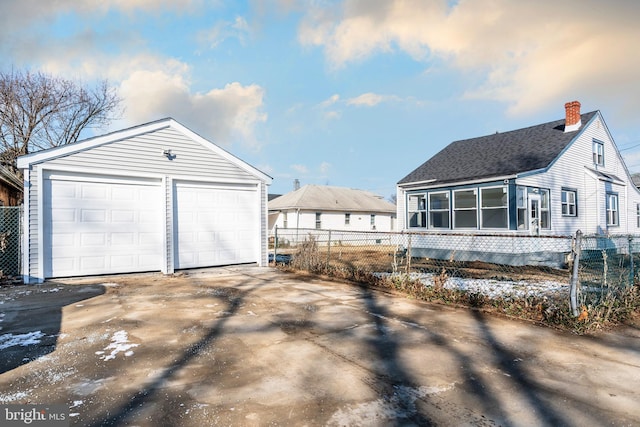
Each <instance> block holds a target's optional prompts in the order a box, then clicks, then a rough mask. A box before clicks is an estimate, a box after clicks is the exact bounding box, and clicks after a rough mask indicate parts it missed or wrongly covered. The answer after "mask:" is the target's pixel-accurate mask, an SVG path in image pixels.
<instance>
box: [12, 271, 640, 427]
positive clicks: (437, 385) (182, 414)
mask: <svg viewBox="0 0 640 427" xmlns="http://www.w3.org/2000/svg"><path fill="white" fill-rule="evenodd" d="M0 327H1V328H2V329H1V330H0V337H2V338H0V351H1V352H2V353H1V354H2V357H1V358H0V359H1V360H0V404H19V403H38V404H54V403H57V404H59V403H62V404H66V405H68V406H69V415H70V416H71V423H72V424H77V425H83V426H98V425H137V426H160V425H167V426H199V427H200V426H208V425H232V426H252V425H256V426H257V425H295V426H305V425H308V426H316V425H329V426H349V425H367V426H390V425H394V426H395V425H407V426H410V425H419V426H423V425H474V426H476V425H485V426H493V425H521V426H532V425H554V426H557V425H571V426H584V425H638V424H640V404H639V402H640V389H638V380H640V330H638V329H634V328H625V329H622V330H620V331H617V332H615V333H607V334H603V335H601V336H598V337H595V338H594V337H578V336H574V335H571V334H567V333H562V332H557V331H553V330H550V329H546V328H542V327H538V326H535V325H532V324H528V323H524V322H518V321H513V320H507V319H502V318H496V317H491V316H488V315H484V314H482V313H480V312H477V311H469V310H465V309H453V308H448V307H443V306H438V305H431V304H425V303H421V302H417V301H413V300H409V299H406V298H403V297H399V296H392V295H388V294H385V293H381V292H377V291H372V290H368V289H364V288H360V287H357V286H353V285H349V284H344V283H336V282H332V281H327V280H321V279H317V278H311V277H306V276H296V275H293V274H288V273H283V272H280V271H278V270H274V269H270V268H259V267H251V266H246V267H245V266H240V267H228V268H215V269H208V270H199V271H191V272H188V273H184V274H180V275H177V276H174V277H165V276H162V275H161V274H144V275H130V276H129V275H127V276H117V277H101V278H92V279H82V280H80V279H74V280H68V281H64V282H63V283H47V284H46V285H44V286H40V287H36V286H20V287H14V288H0Z"/></svg>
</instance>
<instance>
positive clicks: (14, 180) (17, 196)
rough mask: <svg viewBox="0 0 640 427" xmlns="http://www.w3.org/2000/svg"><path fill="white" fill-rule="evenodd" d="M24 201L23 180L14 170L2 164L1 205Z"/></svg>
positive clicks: (0, 182) (15, 204)
mask: <svg viewBox="0 0 640 427" xmlns="http://www.w3.org/2000/svg"><path fill="white" fill-rule="evenodd" d="M21 203H22V181H21V180H20V178H18V177H17V176H16V174H14V173H13V172H12V171H10V170H9V169H8V168H6V167H5V166H2V165H0V206H19V205H20V204H21Z"/></svg>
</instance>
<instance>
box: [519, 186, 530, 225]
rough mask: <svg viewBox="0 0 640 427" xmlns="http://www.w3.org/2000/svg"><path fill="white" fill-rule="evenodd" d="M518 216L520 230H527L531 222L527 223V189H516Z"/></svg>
mask: <svg viewBox="0 0 640 427" xmlns="http://www.w3.org/2000/svg"><path fill="white" fill-rule="evenodd" d="M516 214H517V216H518V218H517V221H518V230H527V229H528V228H529V221H527V188H526V187H517V188H516Z"/></svg>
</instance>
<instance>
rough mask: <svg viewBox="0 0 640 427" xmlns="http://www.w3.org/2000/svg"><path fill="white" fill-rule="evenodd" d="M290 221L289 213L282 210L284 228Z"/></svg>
mask: <svg viewBox="0 0 640 427" xmlns="http://www.w3.org/2000/svg"><path fill="white" fill-rule="evenodd" d="M288 223H289V221H287V213H286V212H282V228H287V224H288Z"/></svg>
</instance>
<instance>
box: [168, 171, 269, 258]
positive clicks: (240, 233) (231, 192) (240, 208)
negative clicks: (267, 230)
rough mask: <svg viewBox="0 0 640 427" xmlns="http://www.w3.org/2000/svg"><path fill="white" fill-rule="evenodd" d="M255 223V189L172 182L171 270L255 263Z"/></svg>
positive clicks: (256, 210)
mask: <svg viewBox="0 0 640 427" xmlns="http://www.w3.org/2000/svg"><path fill="white" fill-rule="evenodd" d="M259 221H260V215H259V209H258V197H257V191H256V187H255V186H251V187H246V188H245V187H237V186H235V187H221V186H214V185H205V184H197V183H188V182H176V183H175V185H174V233H175V237H174V242H175V248H174V249H175V268H194V267H209V266H215V265H228V264H240V263H249V262H256V261H257V260H258V242H259V240H260V239H259V230H260V228H259Z"/></svg>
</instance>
